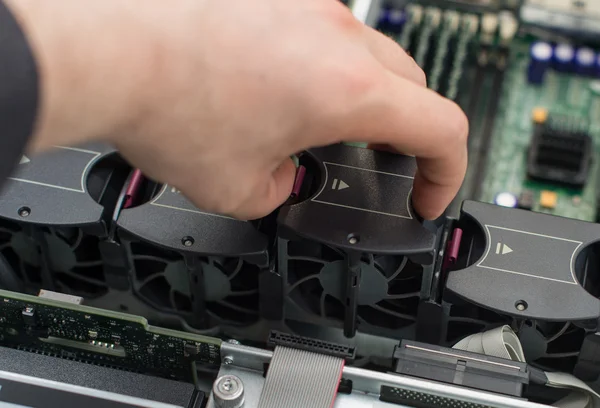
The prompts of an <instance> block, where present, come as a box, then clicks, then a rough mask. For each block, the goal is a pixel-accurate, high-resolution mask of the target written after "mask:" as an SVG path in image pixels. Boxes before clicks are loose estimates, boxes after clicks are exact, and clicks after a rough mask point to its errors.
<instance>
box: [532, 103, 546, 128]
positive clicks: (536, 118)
mask: <svg viewBox="0 0 600 408" xmlns="http://www.w3.org/2000/svg"><path fill="white" fill-rule="evenodd" d="M531 116H532V119H533V123H535V124H536V125H543V124H544V123H546V121H547V120H548V109H546V108H539V107H538V108H535V109H534V110H533V112H532V114H531Z"/></svg>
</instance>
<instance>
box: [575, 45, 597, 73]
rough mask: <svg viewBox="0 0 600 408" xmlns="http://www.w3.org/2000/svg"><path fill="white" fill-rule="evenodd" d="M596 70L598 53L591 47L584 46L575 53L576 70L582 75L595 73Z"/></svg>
mask: <svg viewBox="0 0 600 408" xmlns="http://www.w3.org/2000/svg"><path fill="white" fill-rule="evenodd" d="M595 70H596V53H595V52H594V50H592V49H591V48H587V47H582V48H579V49H578V50H577V52H576V53H575V71H576V72H577V73H578V74H580V75H593V74H595Z"/></svg>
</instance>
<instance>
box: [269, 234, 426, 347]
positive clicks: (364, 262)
mask: <svg viewBox="0 0 600 408" xmlns="http://www.w3.org/2000/svg"><path fill="white" fill-rule="evenodd" d="M282 248H286V249H287V251H285V253H284V252H283V251H282ZM279 251H280V252H279V253H280V259H279V271H280V273H282V275H284V276H287V289H286V293H287V294H288V304H289V306H290V307H291V308H293V309H294V310H293V312H292V311H291V310H290V311H289V312H290V313H288V318H292V319H294V318H299V319H300V320H302V321H305V322H312V323H316V324H320V325H325V326H335V327H339V328H341V327H342V326H343V324H344V318H345V307H344V299H345V285H344V282H345V281H346V269H347V264H348V261H347V255H346V254H345V252H344V251H342V250H340V249H338V248H332V247H329V246H327V245H322V244H318V243H315V242H310V241H307V240H301V241H286V240H284V239H280V240H279ZM360 269H361V273H360V283H359V285H358V286H359V287H360V289H359V292H358V297H357V320H358V330H359V331H361V332H365V333H373V334H382V335H388V336H398V335H400V334H399V331H402V330H403V329H407V328H408V327H410V326H412V325H413V324H414V323H415V320H416V316H417V309H418V305H419V299H420V295H421V289H422V288H421V283H422V276H423V267H422V266H421V265H418V264H415V263H413V262H411V261H410V260H409V259H408V258H407V257H403V256H391V255H372V254H365V255H363V256H362V257H361V260H360Z"/></svg>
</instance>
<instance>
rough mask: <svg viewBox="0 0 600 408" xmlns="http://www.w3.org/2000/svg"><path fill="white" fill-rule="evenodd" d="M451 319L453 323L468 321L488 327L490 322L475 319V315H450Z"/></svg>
mask: <svg viewBox="0 0 600 408" xmlns="http://www.w3.org/2000/svg"><path fill="white" fill-rule="evenodd" d="M449 321H450V322H451V323H468V324H476V325H478V326H483V327H487V326H488V323H487V322H486V321H485V320H481V319H475V318H473V317H459V316H457V317H450V319H449Z"/></svg>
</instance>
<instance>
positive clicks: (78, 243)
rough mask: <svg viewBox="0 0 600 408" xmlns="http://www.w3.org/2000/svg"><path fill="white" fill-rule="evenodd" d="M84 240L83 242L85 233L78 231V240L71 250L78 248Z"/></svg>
mask: <svg viewBox="0 0 600 408" xmlns="http://www.w3.org/2000/svg"><path fill="white" fill-rule="evenodd" d="M53 233H54V231H53ZM54 235H56V234H54ZM82 240H83V231H82V230H77V239H75V242H73V244H71V245H69V248H71V249H75V248H77V247H78V246H79V245H80V244H81V241H82Z"/></svg>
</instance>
